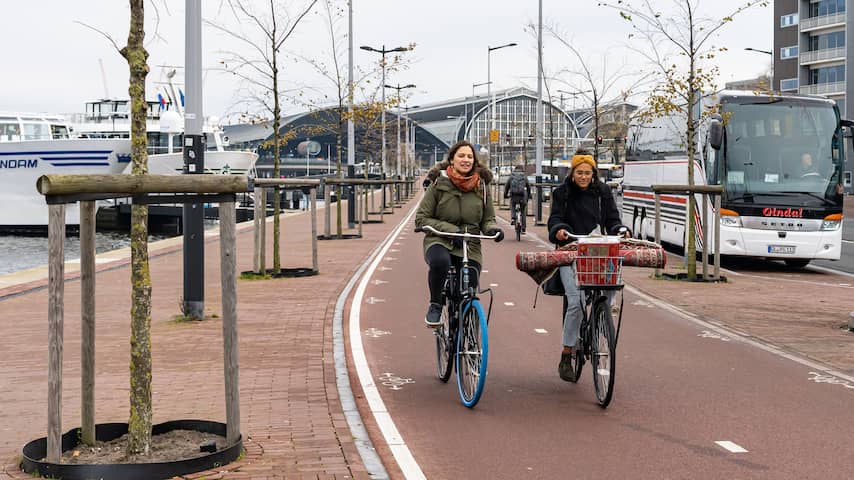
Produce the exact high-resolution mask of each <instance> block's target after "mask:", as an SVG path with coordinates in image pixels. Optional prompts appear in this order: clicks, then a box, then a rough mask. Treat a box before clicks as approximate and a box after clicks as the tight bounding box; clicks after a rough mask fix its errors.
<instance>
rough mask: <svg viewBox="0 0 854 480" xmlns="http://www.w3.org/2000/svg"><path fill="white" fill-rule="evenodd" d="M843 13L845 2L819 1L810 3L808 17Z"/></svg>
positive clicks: (836, 0)
mask: <svg viewBox="0 0 854 480" xmlns="http://www.w3.org/2000/svg"><path fill="white" fill-rule="evenodd" d="M844 11H845V0H821V1H819V2H810V17H823V16H825V15H833V14H835V13H842V12H844Z"/></svg>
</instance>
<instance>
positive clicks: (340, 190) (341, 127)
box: [326, 98, 344, 235]
mask: <svg viewBox="0 0 854 480" xmlns="http://www.w3.org/2000/svg"><path fill="white" fill-rule="evenodd" d="M343 112H344V101H343V99H341V98H339V100H338V138H337V142H336V144H335V151H336V152H337V153H338V162H336V165H337V166H338V178H344V174H343V172H342V171H341V153H342V152H341V151H342V150H343V148H342V145H341V138H343V137H344V115H343ZM335 188H337V193H338V195H337V197H338V202H337V203H338V205H336V208H337V210H338V223H337V228H338V230H336V231H337V232H338V235H341V229H342V228H343V225H342V224H341V216H342V215H341V213H342V212H341V199H342V197H343V195H342V193H343V190H344V189H343V188H341V186H340V185H338V186H336V187H335ZM326 208H329V205H327V206H326Z"/></svg>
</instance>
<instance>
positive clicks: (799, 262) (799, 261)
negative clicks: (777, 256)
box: [783, 258, 810, 268]
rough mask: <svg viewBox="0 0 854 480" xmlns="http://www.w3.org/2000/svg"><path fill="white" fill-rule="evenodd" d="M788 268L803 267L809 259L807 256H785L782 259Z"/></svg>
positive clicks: (807, 263)
mask: <svg viewBox="0 0 854 480" xmlns="http://www.w3.org/2000/svg"><path fill="white" fill-rule="evenodd" d="M783 261H784V262H786V266H787V267H789V268H804V267H806V266H807V265H809V263H810V261H809V259H807V258H787V259H786V260H783Z"/></svg>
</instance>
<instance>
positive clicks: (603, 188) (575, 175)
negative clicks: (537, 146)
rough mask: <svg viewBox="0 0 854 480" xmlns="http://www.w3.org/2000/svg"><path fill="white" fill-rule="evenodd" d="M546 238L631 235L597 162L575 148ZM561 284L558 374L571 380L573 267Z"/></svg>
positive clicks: (575, 300)
mask: <svg viewBox="0 0 854 480" xmlns="http://www.w3.org/2000/svg"><path fill="white" fill-rule="evenodd" d="M548 228H549V240H550V241H551V242H552V243H554V244H557V245H564V244H567V243H569V242H571V241H573V240H574V239H573V237H572V234H573V233H574V234H578V235H589V234H591V233H597V232H599V233H603V234H609V235H619V234H622V235H625V236H627V237H628V236H630V233H629V230H628V228H626V227H625V226H624V225H623V224H622V222H621V220H620V212H619V210H618V209H617V203H616V202H615V201H614V196H613V195H612V194H611V187H609V186H608V185H606V184H605V183H603V182H602V181H600V180H599V176H598V175H597V171H596V161H595V160H594V159H593V156H592V155H590V153H589V152H588V151H586V150H583V149H578V151H576V152H575V155H574V156H573V157H572V163H571V169H570V172H569V175H567V177H566V180H565V181H564V183H563V184H562V185H561V186H559V187H557V188H556V189H555V191H554V193H553V194H552V204H551V214H550V215H549V224H548ZM559 274H560V279H561V283H563V288H564V295H566V300H567V308H566V313H565V314H564V321H563V352H562V353H561V357H560V363H559V364H558V373H559V374H560V378H562V379H564V380H566V381H568V382H574V381H576V380H577V379H576V378H575V372H574V371H573V369H572V367H571V362H570V359H571V358H572V356H573V355H574V354H575V352H574V348H575V344H576V342H577V341H578V334H579V330H580V328H581V318H582V311H581V310H582V308H583V301H582V299H581V292H580V291H579V289H578V287H577V286H576V284H575V266H574V265H570V266H566V267H560V270H559Z"/></svg>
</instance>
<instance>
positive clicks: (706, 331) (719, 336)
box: [697, 330, 729, 342]
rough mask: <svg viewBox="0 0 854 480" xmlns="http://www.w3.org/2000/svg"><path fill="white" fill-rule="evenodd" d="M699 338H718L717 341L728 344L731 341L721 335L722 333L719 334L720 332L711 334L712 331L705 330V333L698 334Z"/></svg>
mask: <svg viewBox="0 0 854 480" xmlns="http://www.w3.org/2000/svg"><path fill="white" fill-rule="evenodd" d="M697 336H698V337H702V338H716V339H718V340H720V341H722V342H728V341H729V338H727V337H725V336H723V335H721V334H720V333H718V332H710V331H708V330H703V332H702V333H698V334H697Z"/></svg>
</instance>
